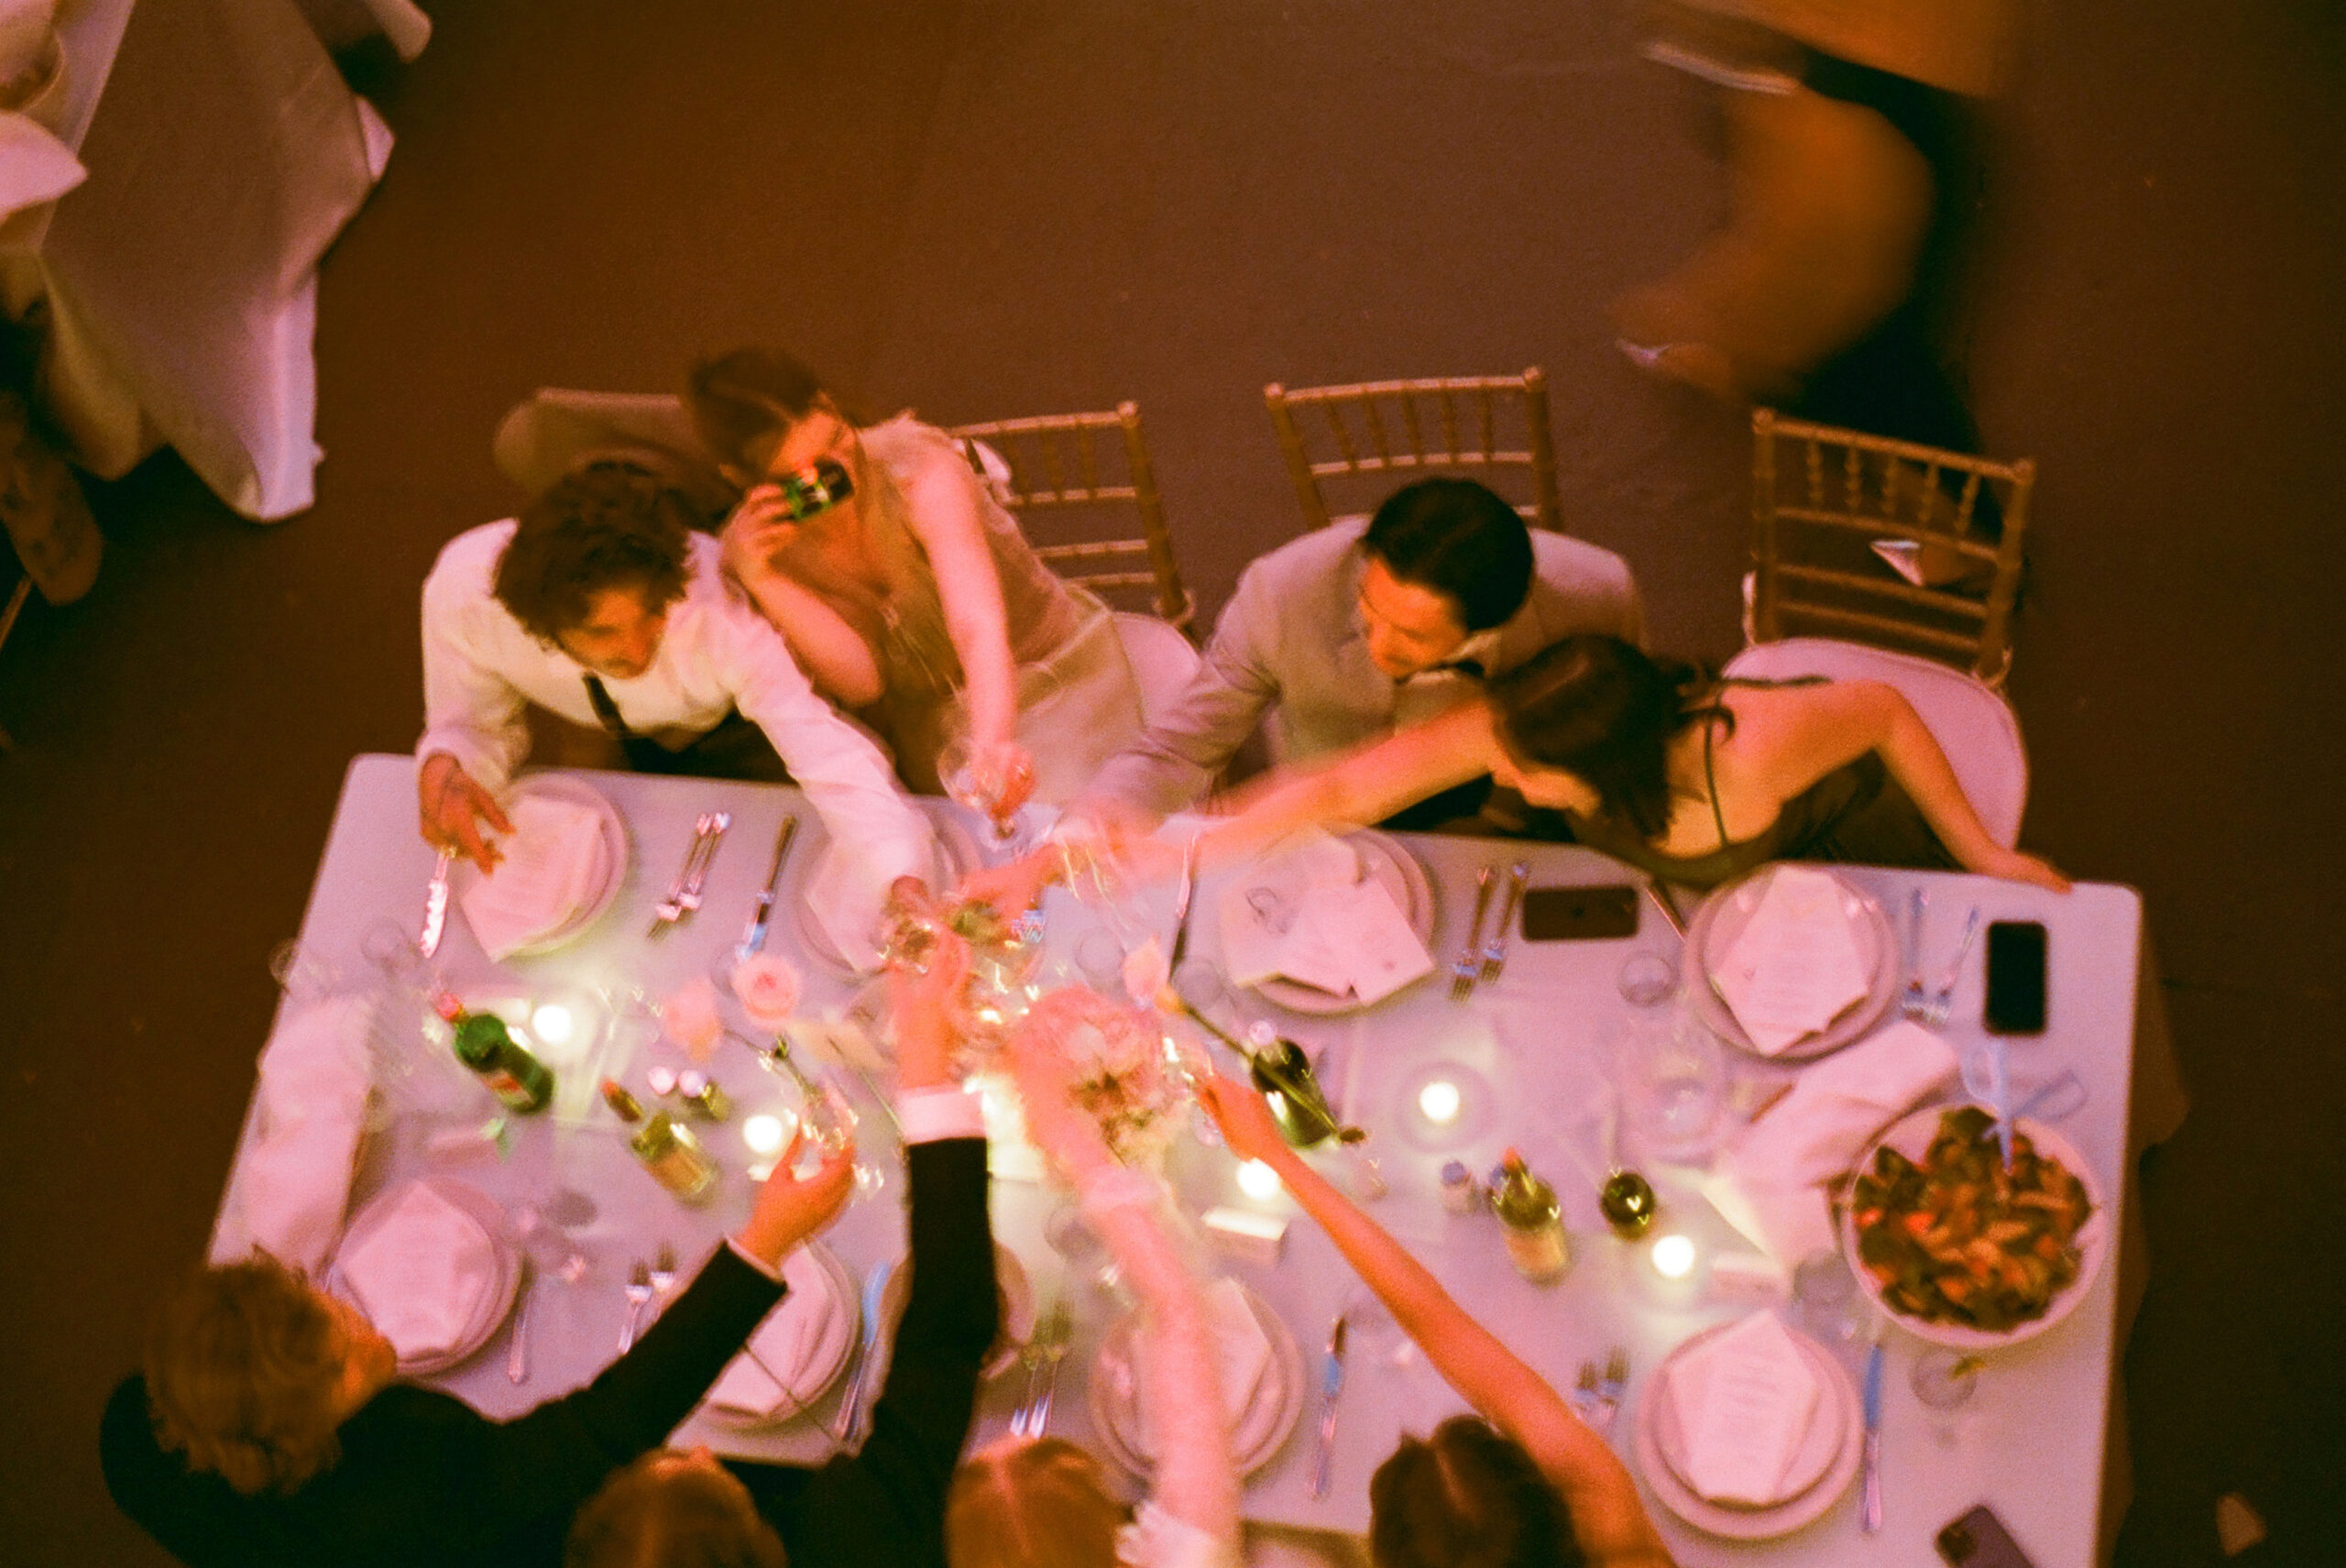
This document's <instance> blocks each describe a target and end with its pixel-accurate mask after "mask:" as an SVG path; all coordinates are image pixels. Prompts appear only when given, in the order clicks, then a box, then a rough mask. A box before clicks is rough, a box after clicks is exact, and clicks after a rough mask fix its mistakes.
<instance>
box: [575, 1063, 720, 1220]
mask: <svg viewBox="0 0 2346 1568" xmlns="http://www.w3.org/2000/svg"><path fill="white" fill-rule="evenodd" d="M602 1090H603V1103H605V1104H606V1105H608V1106H609V1107H610V1108H611V1110H612V1111H613V1113H616V1114H617V1115H618V1116H619V1120H621V1121H622V1122H626V1123H629V1124H631V1125H632V1126H633V1128H634V1131H633V1132H632V1133H630V1135H628V1140H627V1146H628V1147H629V1149H630V1150H631V1151H632V1152H633V1153H634V1155H635V1157H636V1158H638V1159H640V1160H641V1161H642V1162H643V1168H644V1169H646V1170H648V1171H650V1172H651V1173H652V1179H654V1180H656V1181H657V1182H659V1183H660V1185H661V1186H663V1187H664V1188H666V1189H667V1190H669V1191H671V1192H673V1193H674V1194H675V1195H676V1197H677V1198H678V1199H679V1200H681V1201H684V1202H686V1203H696V1202H698V1201H700V1200H702V1199H703V1198H706V1197H707V1196H708V1194H709V1190H710V1189H712V1188H713V1187H715V1186H716V1184H717V1161H715V1160H714V1159H711V1158H710V1157H709V1154H708V1151H707V1149H705V1148H703V1147H702V1146H701V1142H700V1140H699V1139H698V1138H696V1137H695V1136H693V1130H692V1129H691V1128H690V1127H687V1126H685V1125H684V1124H681V1123H679V1122H678V1121H676V1120H675V1118H674V1117H673V1116H671V1115H669V1114H668V1113H666V1112H665V1111H654V1112H652V1113H651V1114H650V1115H649V1116H647V1115H645V1114H644V1113H643V1105H642V1103H641V1102H640V1101H638V1100H637V1099H636V1097H635V1096H634V1095H632V1094H630V1093H629V1092H628V1091H627V1090H626V1089H625V1088H624V1087H622V1086H621V1085H620V1084H619V1083H617V1082H614V1081H613V1080H610V1079H608V1078H607V1079H605V1080H603V1083H602Z"/></svg>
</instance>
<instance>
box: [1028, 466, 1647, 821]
mask: <svg viewBox="0 0 2346 1568" xmlns="http://www.w3.org/2000/svg"><path fill="white" fill-rule="evenodd" d="M1641 627H1642V612H1641V611H1640V609H1639V603H1638V590H1637V586H1636V585H1635V584H1634V583H1633V582H1631V581H1630V579H1629V569H1628V566H1627V565H1624V564H1623V562H1622V561H1621V558H1620V557H1619V556H1617V555H1615V554H1612V553H1611V552H1609V551H1606V550H1600V549H1598V548H1597V547H1596V546H1595V545H1594V544H1589V543H1584V542H1582V541H1580V540H1577V539H1568V538H1566V537H1565V536H1564V535H1562V534H1561V533H1551V532H1544V531H1543V532H1536V533H1535V532H1532V531H1531V530H1530V529H1529V528H1527V527H1526V526H1525V525H1524V521H1523V519H1522V518H1521V517H1519V516H1518V515H1517V513H1516V511H1515V509H1514V508H1512V507H1510V506H1508V505H1507V502H1506V501H1504V500H1502V499H1499V497H1498V496H1496V495H1495V494H1493V493H1492V492H1491V491H1490V490H1489V489H1487V488H1485V487H1484V486H1482V485H1479V484H1476V483H1474V481H1473V480H1471V479H1453V478H1432V479H1420V480H1419V481H1418V482H1417V483H1415V484H1412V485H1407V486H1404V487H1403V488H1400V489H1398V490H1396V491H1395V492H1394V493H1393V494H1392V495H1391V496H1390V497H1388V498H1387V499H1386V502H1385V504H1384V505H1382V506H1380V507H1378V508H1377V509H1376V516H1375V517H1374V518H1372V519H1371V520H1370V521H1369V522H1368V524H1367V527H1366V528H1365V530H1363V529H1361V528H1359V527H1357V526H1350V525H1342V524H1340V525H1338V526H1335V527H1332V528H1323V529H1321V530H1320V531H1318V532H1315V533H1311V534H1308V535H1306V536H1305V537H1303V538H1301V539H1299V540H1296V541H1294V542H1293V543H1289V544H1286V545H1283V546H1281V547H1280V548H1278V549H1277V550H1274V551H1272V552H1271V553H1270V554H1267V555H1265V556H1263V557H1261V558H1260V559H1258V560H1256V561H1255V563H1254V564H1253V565H1249V566H1248V567H1247V568H1246V570H1245V573H1244V575H1243V576H1241V577H1240V578H1239V579H1238V588H1237V591H1236V593H1235V594H1234V595H1233V597H1232V598H1231V600H1230V603H1229V604H1228V606H1226V607H1225V608H1224V609H1223V610H1222V619H1221V620H1219V621H1217V622H1216V623H1215V625H1214V633H1213V641H1212V642H1211V643H1210V644H1209V645H1208V646H1207V649H1206V655H1205V664H1204V667H1203V668H1201V669H1200V671H1199V672H1198V674H1197V677H1196V678H1195V679H1194V680H1193V681H1191V682H1190V684H1189V689H1188V690H1187V691H1185V692H1183V693H1182V694H1181V696H1180V698H1179V699H1178V701H1177V702H1176V703H1175V704H1174V705H1173V706H1172V707H1171V708H1170V709H1169V710H1168V711H1167V712H1166V713H1165V714H1164V715H1163V716H1162V717H1161V718H1158V719H1157V721H1156V722H1155V723H1153V724H1151V725H1150V726H1149V727H1148V729H1147V731H1146V733H1145V734H1143V735H1142V736H1141V738H1140V739H1139V740H1137V741H1135V742H1134V744H1133V745H1131V746H1130V747H1128V748H1126V749H1125V750H1124V752H1123V753H1122V754H1121V755H1119V756H1117V757H1116V758H1114V759H1113V761H1111V762H1109V763H1108V765H1107V766H1106V767H1105V768H1104V769H1102V772H1101V773H1100V776H1099V778H1098V779H1097V780H1095V781H1094V782H1093V783H1092V784H1091V787H1090V788H1088V789H1086V790H1085V791H1084V792H1083V794H1082V795H1080V797H1079V798H1078V799H1077V801H1076V803H1075V805H1074V806H1072V807H1071V808H1070V815H1071V816H1076V817H1091V818H1093V819H1095V820H1097V821H1099V822H1101V823H1102V824H1103V825H1113V826H1116V827H1120V828H1135V829H1138V830H1141V831H1146V829H1147V828H1150V827H1153V826H1154V825H1155V824H1156V823H1157V820H1158V819H1160V818H1161V817H1165V816H1166V815H1167V814H1168V813H1170V812H1175V811H1178V810H1180V809H1182V808H1183V807H1184V806H1189V805H1192V804H1194V803H1195V802H1197V801H1198V800H1200V799H1201V798H1202V797H1203V796H1204V795H1206V794H1207V792H1208V791H1209V790H1210V789H1211V787H1212V785H1213V782H1214V779H1215V777H1216V776H1217V775H1218V774H1220V773H1222V769H1223V768H1225V767H1226V766H1228V765H1229V763H1230V762H1231V759H1232V758H1233V757H1234V756H1236V755H1237V752H1238V749H1239V748H1240V747H1241V746H1243V745H1244V744H1245V742H1246V740H1247V738H1248V737H1249V736H1250V735H1252V734H1253V733H1254V732H1255V726H1256V724H1257V723H1259V722H1260V721H1261V720H1262V719H1263V718H1264V716H1265V715H1266V713H1268V715H1269V716H1270V720H1271V726H1272V729H1271V738H1272V741H1273V750H1274V751H1275V753H1276V755H1277V759H1278V761H1280V762H1310V761H1312V760H1314V759H1316V758H1320V757H1324V756H1326V755H1328V754H1329V753H1331V752H1334V751H1343V750H1344V749H1346V748H1348V747H1353V746H1358V745H1361V744H1363V743H1364V742H1366V741H1371V740H1382V739H1383V738H1384V737H1386V736H1387V735H1390V734H1392V733H1393V732H1394V731H1396V730H1397V729H1406V728H1408V727H1409V726H1410V725H1412V724H1416V723H1420V722H1422V721H1423V720H1425V719H1426V718H1430V717H1431V716H1432V715H1433V714H1435V713H1438V712H1441V711H1442V709H1444V708H1445V707H1449V706H1451V705H1453V704H1454V703H1456V702H1459V701H1462V700H1465V699H1467V698H1468V697H1470V696H1472V695H1473V694H1474V692H1475V691H1476V690H1478V689H1479V686H1480V683H1481V681H1482V680H1484V679H1496V677H1498V676H1500V675H1503V674H1507V672H1508V671H1509V670H1512V669H1514V668H1515V667H1516V666H1517V665H1518V664H1520V663H1523V661H1524V660H1526V659H1529V657H1531V655H1532V654H1534V653H1536V652H1539V651H1540V649H1542V648H1545V647H1547V646H1548V645H1549V644H1550V643H1551V642H1554V641H1557V640H1558V639H1560V638H1563V637H1568V636H1571V635H1572V634H1573V633H1575V632H1583V631H1601V632H1606V633H1608V634H1610V635H1613V636H1616V637H1623V638H1628V639H1629V640H1631V641H1635V640H1636V639H1637V638H1638V637H1639V632H1640V630H1641ZM1476 804H1479V803H1463V809H1461V810H1457V811H1453V812H1452V813H1450V814H1451V815H1453V816H1455V815H1471V814H1472V812H1473V811H1474V808H1475V805H1476Z"/></svg>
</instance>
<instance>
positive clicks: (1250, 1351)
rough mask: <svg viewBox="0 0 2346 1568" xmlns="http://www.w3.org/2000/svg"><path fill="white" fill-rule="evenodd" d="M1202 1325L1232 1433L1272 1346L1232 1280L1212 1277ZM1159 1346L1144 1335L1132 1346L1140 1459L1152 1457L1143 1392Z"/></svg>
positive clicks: (1153, 1439) (1152, 1428) (1153, 1438)
mask: <svg viewBox="0 0 2346 1568" xmlns="http://www.w3.org/2000/svg"><path fill="white" fill-rule="evenodd" d="M1204 1295H1205V1307H1206V1322H1207V1326H1208V1327H1209V1328H1210V1329H1211V1331H1212V1332H1213V1342H1214V1360H1215V1363H1216V1365H1217V1366H1218V1368H1219V1370H1220V1371H1221V1373H1222V1413H1223V1414H1224V1415H1225V1416H1226V1417H1228V1418H1229V1420H1230V1423H1231V1425H1232V1427H1233V1430H1234V1429H1236V1428H1238V1427H1240V1426H1242V1425H1244V1417H1245V1415H1246V1411H1247V1407H1248V1406H1250V1405H1251V1404H1253V1403H1254V1399H1255V1389H1256V1388H1257V1387H1260V1386H1261V1384H1262V1381H1263V1375H1264V1374H1265V1373H1266V1372H1267V1371H1269V1370H1270V1365H1271V1342H1270V1341H1269V1339H1267V1338H1266V1337H1265V1335H1264V1333H1263V1325H1262V1323H1261V1322H1260V1321H1258V1320H1257V1319H1256V1318H1255V1310H1254V1308H1252V1307H1250V1306H1248V1305H1247V1303H1246V1292H1245V1290H1244V1288H1241V1286H1240V1285H1239V1283H1238V1281H1236V1280H1235V1279H1217V1280H1215V1281H1214V1282H1213V1283H1212V1284H1211V1285H1209V1286H1207V1287H1206V1288H1205V1291H1204ZM1159 1348H1160V1347H1159V1346H1158V1345H1157V1341H1156V1339H1155V1337H1154V1336H1152V1335H1150V1334H1148V1333H1147V1332H1143V1333H1142V1334H1141V1335H1140V1336H1139V1338H1138V1340H1137V1342H1136V1343H1135V1345H1134V1347H1133V1377H1134V1380H1135V1398H1134V1401H1133V1407H1134V1414H1135V1417H1136V1418H1137V1419H1136V1420H1135V1422H1134V1426H1135V1431H1133V1433H1132V1434H1131V1435H1132V1440H1133V1445H1134V1447H1135V1449H1137V1450H1138V1451H1139V1453H1141V1455H1142V1457H1144V1458H1146V1459H1152V1460H1153V1459H1155V1458H1156V1457H1157V1431H1156V1424H1157V1423H1156V1422H1155V1421H1154V1420H1152V1419H1151V1410H1150V1407H1149V1398H1148V1391H1149V1388H1150V1387H1151V1384H1150V1373H1149V1367H1150V1365H1151V1358H1152V1357H1153V1356H1155V1355H1156V1354H1157V1353H1158V1351H1159Z"/></svg>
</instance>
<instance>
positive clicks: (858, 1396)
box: [831, 1263, 888, 1442]
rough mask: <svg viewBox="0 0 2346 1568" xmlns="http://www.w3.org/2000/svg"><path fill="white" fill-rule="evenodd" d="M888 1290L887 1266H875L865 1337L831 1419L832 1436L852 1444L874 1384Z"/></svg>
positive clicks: (868, 1284)
mask: <svg viewBox="0 0 2346 1568" xmlns="http://www.w3.org/2000/svg"><path fill="white" fill-rule="evenodd" d="M887 1288H888V1265H886V1264H885V1263H875V1264H873V1265H872V1272H871V1273H869V1274H867V1275H865V1276H864V1277H863V1334H862V1337H861V1338H860V1339H858V1340H857V1341H856V1343H855V1359H854V1360H852V1361H850V1363H849V1364H848V1369H847V1392H846V1393H844V1394H842V1395H840V1396H839V1410H838V1413H837V1414H835V1415H833V1416H832V1418H831V1435H832V1436H833V1437H835V1438H837V1439H838V1440H839V1442H851V1441H853V1439H854V1437H855V1428H856V1423H857V1422H858V1421H860V1420H862V1418H863V1400H864V1396H865V1394H866V1392H867V1391H868V1389H869V1387H870V1385H871V1382H872V1348H873V1346H874V1345H875V1344H876V1343H878V1341H879V1338H880V1298H881V1296H882V1293H884V1292H885V1291H886V1290H887Z"/></svg>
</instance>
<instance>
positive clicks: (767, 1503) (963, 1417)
mask: <svg viewBox="0 0 2346 1568" xmlns="http://www.w3.org/2000/svg"><path fill="white" fill-rule="evenodd" d="M904 1159H905V1163H906V1165H907V1166H908V1167H909V1168H910V1169H911V1174H912V1180H911V1183H910V1185H911V1188H912V1219H911V1227H910V1228H911V1255H910V1258H909V1259H908V1266H910V1268H911V1269H912V1271H913V1275H912V1295H911V1299H909V1300H908V1301H907V1302H906V1303H905V1306H904V1321H903V1323H902V1324H901V1325H899V1326H898V1328H897V1330H896V1338H895V1343H894V1345H893V1348H892V1350H891V1351H890V1354H889V1358H888V1376H887V1380H886V1381H885V1382H884V1383H883V1384H882V1386H881V1390H880V1398H879V1399H878V1401H877V1402H876V1403H875V1404H874V1405H873V1406H872V1435H871V1436H870V1437H869V1438H868V1439H866V1440H865V1442H864V1444H863V1449H862V1452H861V1453H857V1454H853V1455H847V1454H842V1455H840V1456H839V1457H837V1458H835V1459H833V1460H832V1461H831V1462H830V1463H829V1464H826V1465H824V1466H823V1467H822V1468H821V1469H820V1470H818V1471H816V1472H814V1473H812V1474H811V1475H810V1474H807V1473H806V1472H796V1473H789V1472H784V1470H782V1468H781V1467H779V1466H763V1465H749V1464H743V1465H737V1466H735V1471H736V1474H738V1475H741V1477H742V1479H743V1480H744V1481H745V1482H747V1483H748V1484H749V1485H750V1487H751V1491H752V1492H753V1493H756V1494H758V1496H759V1497H760V1506H761V1507H762V1508H764V1509H765V1511H766V1513H767V1515H768V1517H769V1518H770V1519H773V1523H774V1527H775V1529H776V1530H777V1531H778V1532H779V1533H780V1534H781V1536H782V1539H783V1544H784V1547H786V1548H787V1549H788V1550H789V1552H790V1554H791V1560H792V1562H793V1563H806V1564H810V1565H819V1564H825V1563H856V1562H872V1561H881V1560H882V1559H881V1558H875V1557H874V1556H872V1552H874V1551H875V1550H877V1549H879V1548H880V1547H881V1546H882V1543H883V1542H884V1543H885V1544H886V1548H887V1553H888V1554H887V1556H886V1557H885V1559H884V1560H885V1561H888V1562H890V1563H901V1564H906V1565H911V1564H917V1563H929V1562H936V1563H942V1562H943V1560H944V1559H943V1556H942V1551H943V1541H944V1525H945V1494H946V1489H947V1488H948V1486H950V1485H951V1483H952V1480H953V1470H954V1467H955V1466H956V1465H957V1464H959V1463H960V1458H961V1445H962V1443H963V1442H966V1441H967V1440H968V1438H969V1434H970V1417H971V1414H972V1413H973V1411H974V1410H975V1409H976V1406H977V1390H978V1378H979V1374H980V1373H981V1370H982V1368H983V1366H984V1363H985V1355H986V1352H987V1350H988V1349H989V1348H990V1347H991V1346H992V1343H993V1338H994V1333H995V1331H996V1329H997V1327H998V1326H999V1320H1000V1316H1001V1310H1000V1305H999V1302H998V1301H997V1299H996V1297H995V1292H994V1276H993V1228H992V1222H991V1219H990V1217H989V1215H988V1214H987V1212H986V1195H987V1176H986V1146H985V1140H984V1139H982V1138H941V1139H938V1140H937V1141H935V1142H932V1143H923V1144H914V1145H912V1146H910V1147H908V1148H907V1149H906V1150H905V1151H904ZM760 1471H766V1472H769V1474H767V1475H758V1474H757V1472H760Z"/></svg>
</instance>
